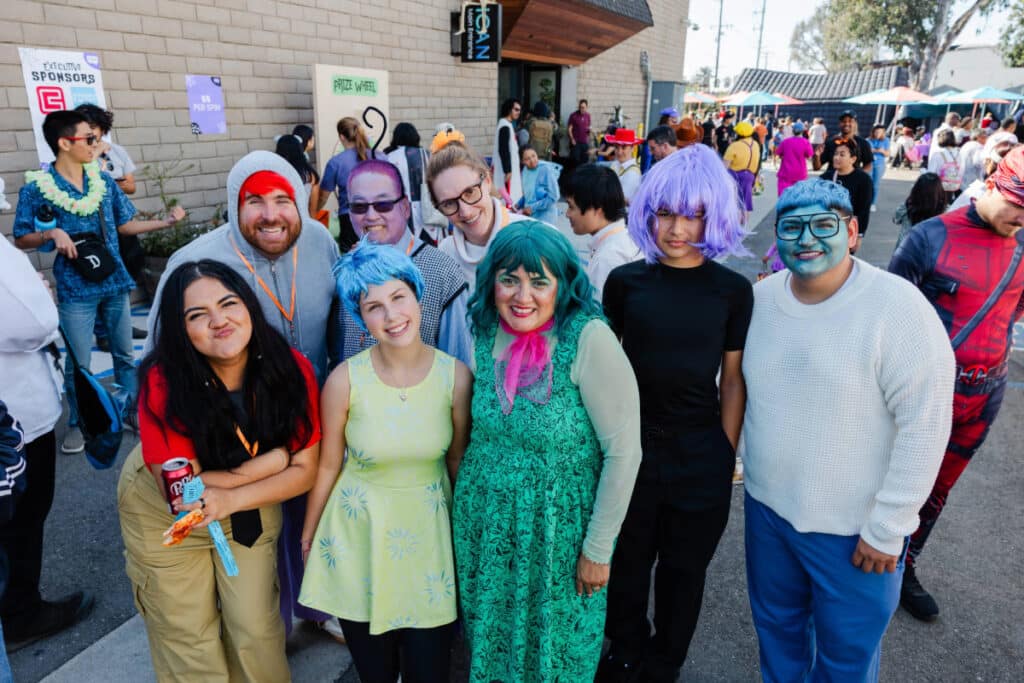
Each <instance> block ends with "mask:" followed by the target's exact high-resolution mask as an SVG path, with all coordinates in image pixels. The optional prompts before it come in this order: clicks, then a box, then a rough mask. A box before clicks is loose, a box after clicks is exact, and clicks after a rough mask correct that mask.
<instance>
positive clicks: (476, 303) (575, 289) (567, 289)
mask: <svg viewBox="0 0 1024 683" xmlns="http://www.w3.org/2000/svg"><path fill="white" fill-rule="evenodd" d="M519 266H523V267H524V268H526V271H527V272H528V273H543V272H544V267H545V266H546V267H547V269H548V271H549V272H550V273H551V274H552V275H553V276H554V279H555V282H557V283H558V295H557V297H556V301H555V333H556V334H558V335H562V334H564V333H565V331H566V329H567V328H568V325H569V322H570V321H571V320H572V319H573V318H574V317H575V315H576V313H577V312H579V311H582V312H583V313H585V314H588V315H592V316H594V317H599V316H600V315H601V307H600V306H599V305H598V304H597V302H596V301H594V295H593V291H594V287H593V285H591V284H590V279H589V278H588V277H587V273H586V271H585V270H584V269H583V264H582V263H580V259H579V256H577V255H576V251H575V250H574V249H573V248H572V245H571V244H570V243H569V240H568V239H567V238H566V237H565V235H563V234H562V233H560V232H559V231H558V230H556V229H555V228H552V227H551V226H550V225H548V224H547V223H541V222H540V221H535V220H532V219H531V220H525V221H516V222H515V223H511V224H509V226H508V227H506V228H502V229H501V230H500V231H498V234H497V235H495V237H494V241H493V242H491V246H489V247H488V248H487V255H486V256H485V257H484V260H483V261H481V262H480V265H478V266H477V267H476V290H475V291H474V292H473V296H472V297H471V298H470V300H469V319H470V321H471V322H472V325H473V332H474V333H476V334H479V333H481V332H483V331H484V330H487V329H490V328H491V327H493V326H495V325H497V324H498V310H497V308H496V307H495V304H494V282H495V280H496V278H497V276H498V275H499V274H501V273H503V272H506V271H514V270H516V269H518V268H519Z"/></svg>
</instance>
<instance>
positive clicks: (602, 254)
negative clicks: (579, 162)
mask: <svg viewBox="0 0 1024 683" xmlns="http://www.w3.org/2000/svg"><path fill="white" fill-rule="evenodd" d="M565 202H566V204H567V208H566V211H565V217H566V218H568V219H569V226H570V227H571V228H572V231H573V233H574V234H576V235H590V260H589V261H588V262H587V277H589V278H590V284H592V285H593V286H594V298H595V299H597V300H598V301H600V300H601V295H602V292H603V291H604V283H605V281H606V280H607V279H608V274H609V273H610V272H612V271H613V270H614V269H615V268H617V267H619V266H621V265H623V264H625V263H631V262H632V261H636V260H637V259H639V258H640V250H639V249H638V248H637V246H636V243H635V242H633V240H632V238H631V237H630V236H629V233H628V232H626V198H625V197H624V196H623V194H622V184H621V183H619V179H618V178H617V177H616V176H615V173H614V171H612V170H611V169H610V168H606V167H604V166H598V165H597V164H584V165H583V166H580V167H578V168H577V169H576V172H575V173H573V174H572V175H571V176H570V177H569V180H568V182H567V183H566V186H565Z"/></svg>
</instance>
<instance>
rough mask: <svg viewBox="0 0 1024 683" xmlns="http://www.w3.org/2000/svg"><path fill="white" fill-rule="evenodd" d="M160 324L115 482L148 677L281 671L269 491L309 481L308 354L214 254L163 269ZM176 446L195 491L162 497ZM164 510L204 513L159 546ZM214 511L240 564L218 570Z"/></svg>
mask: <svg viewBox="0 0 1024 683" xmlns="http://www.w3.org/2000/svg"><path fill="white" fill-rule="evenodd" d="M158 315H159V318H158V320H159V333H158V336H157V337H156V339H155V344H154V347H153V351H152V352H151V353H150V354H149V355H148V356H147V357H146V358H145V360H144V361H143V363H142V368H141V370H140V378H141V382H140V383H141V387H142V388H141V391H140V394H139V427H140V436H141V440H142V444H141V448H136V449H135V450H134V451H132V453H131V454H130V455H129V456H128V459H127V461H126V462H125V465H124V468H123V469H122V471H121V477H120V480H119V482H118V492H117V497H118V513H119V517H120V521H121V534H122V536H123V537H124V544H125V560H126V571H127V573H128V577H129V579H130V580H131V583H132V589H133V591H134V597H135V605H136V608H137V609H138V610H139V613H140V614H142V616H143V619H144V620H145V622H146V631H147V633H148V635H149V645H150V654H151V656H152V658H153V667H154V669H155V671H156V675H157V680H159V681H161V682H164V681H194V680H250V681H257V680H264V681H282V680H288V679H289V672H288V661H287V658H286V656H285V648H284V640H285V630H284V623H283V622H282V620H281V615H280V612H279V604H278V588H277V573H276V558H277V537H278V534H279V533H280V529H281V508H280V505H279V503H280V502H281V501H284V500H287V499H289V498H292V497H294V496H297V495H300V494H302V493H305V492H307V491H309V489H310V488H311V487H312V485H313V482H314V480H315V478H316V470H317V466H318V461H319V453H320V420H319V405H318V401H319V399H318V393H317V383H316V377H315V375H314V373H313V367H312V365H311V364H310V362H309V361H308V360H306V358H305V357H303V356H302V355H301V354H300V353H299V352H297V351H294V350H292V349H290V348H289V346H288V344H287V342H286V341H285V340H284V338H283V337H282V336H281V335H280V334H279V333H278V332H277V331H276V330H275V329H274V328H272V327H271V326H270V325H269V323H268V322H267V320H266V319H265V317H264V314H263V311H262V309H261V308H260V305H259V302H258V300H257V299H256V295H255V294H254V293H253V291H252V289H251V288H250V287H249V286H248V285H247V284H246V283H245V281H244V280H242V278H241V277H240V276H239V275H238V274H236V273H235V271H233V270H232V269H231V268H229V267H228V266H226V265H224V264H222V263H219V262H217V261H211V260H202V261H193V262H190V263H185V264H182V265H181V266H179V267H178V268H176V269H175V270H174V272H173V273H171V275H170V276H169V277H168V279H167V282H166V283H165V285H164V287H163V291H162V295H161V298H160V302H159V313H158ZM174 458H185V459H187V460H188V461H189V463H190V464H191V466H192V469H193V471H194V473H195V474H196V475H198V476H200V477H201V478H202V481H203V484H204V485H205V490H204V491H203V494H202V497H201V498H200V499H199V500H198V501H196V502H193V503H187V504H186V503H184V502H183V500H182V499H181V498H180V497H178V498H174V499H173V500H171V501H168V500H166V498H165V496H164V493H163V488H164V487H163V482H162V479H161V468H162V466H163V464H164V463H165V462H167V461H169V460H171V459H174ZM168 503H170V504H171V507H172V508H173V510H174V512H175V513H177V512H179V511H182V510H185V511H192V510H200V511H201V512H202V514H203V519H202V522H201V523H200V524H199V525H198V526H197V527H196V529H195V530H194V531H193V532H192V533H191V535H189V536H188V537H186V538H185V539H184V541H183V542H182V543H180V544H179V545H175V546H171V547H167V546H164V545H162V542H161V534H162V532H163V531H164V530H165V529H167V528H168V526H169V525H171V523H172V522H173V521H174V516H173V514H172V513H171V512H169V510H168ZM215 520H216V521H220V523H221V525H222V526H223V530H224V533H225V534H226V536H227V538H228V542H229V545H230V548H231V551H232V554H233V555H234V559H235V561H236V563H237V565H238V569H239V571H238V575H237V576H232V577H230V578H229V577H228V574H227V570H226V569H225V567H224V565H223V563H222V561H221V560H220V559H219V558H218V556H217V553H214V552H213V549H214V544H213V541H212V540H211V536H210V533H209V532H208V530H207V528H206V526H207V525H208V524H210V522H213V521H215Z"/></svg>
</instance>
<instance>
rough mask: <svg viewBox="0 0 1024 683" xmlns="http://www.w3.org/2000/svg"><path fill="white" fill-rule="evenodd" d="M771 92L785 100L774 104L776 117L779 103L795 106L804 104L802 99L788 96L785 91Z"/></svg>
mask: <svg viewBox="0 0 1024 683" xmlns="http://www.w3.org/2000/svg"><path fill="white" fill-rule="evenodd" d="M772 94H773V95H775V96H776V97H781V98H782V99H783V100H785V101H784V102H779V103H777V104H776V105H775V116H776V117H778V115H779V105H782V104H787V105H790V106H795V105H797V104H805V102H804V101H803V100H798V99H797V98H795V97H790V96H789V95H787V94H785V93H781V92H776V93H772Z"/></svg>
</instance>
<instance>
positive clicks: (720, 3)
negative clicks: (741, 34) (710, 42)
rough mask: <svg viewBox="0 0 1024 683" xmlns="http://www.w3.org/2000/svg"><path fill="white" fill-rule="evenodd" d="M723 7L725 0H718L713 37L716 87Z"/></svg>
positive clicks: (716, 83)
mask: <svg viewBox="0 0 1024 683" xmlns="http://www.w3.org/2000/svg"><path fill="white" fill-rule="evenodd" d="M724 9H725V0H718V37H717V38H715V76H714V79H713V80H714V85H715V87H716V88H717V87H718V56H719V55H720V54H721V52H722V11H723V10H724Z"/></svg>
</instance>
